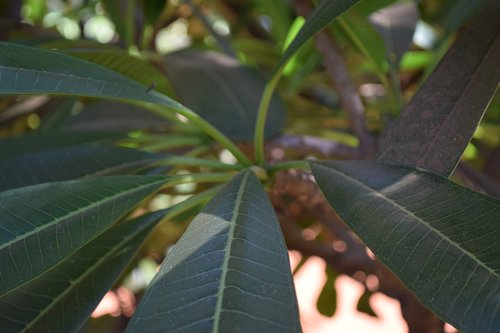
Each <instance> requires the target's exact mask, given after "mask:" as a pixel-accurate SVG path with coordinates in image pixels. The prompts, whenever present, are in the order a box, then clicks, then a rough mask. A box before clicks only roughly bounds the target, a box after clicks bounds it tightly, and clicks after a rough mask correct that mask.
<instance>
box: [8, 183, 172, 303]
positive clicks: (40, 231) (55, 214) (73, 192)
mask: <svg viewBox="0 0 500 333" xmlns="http://www.w3.org/2000/svg"><path fill="white" fill-rule="evenodd" d="M166 181H167V179H166V178H165V177H147V176H113V177H100V178H93V179H85V180H76V181H64V182H56V183H47V184H39V185H33V186H27V187H21V188H18V189H13V190H9V191H5V192H0V221H2V222H1V229H2V233H0V267H2V270H1V272H0V296H2V295H4V294H5V293H8V292H9V291H11V290H13V289H15V288H18V287H20V286H22V285H23V284H24V283H26V282H29V281H31V280H33V279H34V278H36V277H37V276H39V275H40V274H43V273H45V272H46V271H48V270H50V269H51V268H53V267H54V266H55V265H57V264H58V263H60V262H61V261H62V260H64V259H65V258H67V257H68V256H70V255H72V254H73V253H74V252H75V251H77V250H78V249H79V248H81V247H82V246H84V245H86V244H88V242H90V241H91V240H92V239H94V238H95V237H97V236H98V235H100V234H101V233H102V232H104V231H105V230H106V229H108V228H109V227H110V226H111V225H112V224H113V223H114V222H116V221H118V220H119V219H121V218H122V217H123V216H124V215H125V214H127V213H128V212H129V211H130V210H132V209H133V208H134V207H135V206H136V205H137V204H138V203H139V202H141V201H142V200H143V199H144V198H145V197H146V196H148V195H150V194H151V192H153V191H154V190H156V189H157V188H158V187H160V186H161V185H163V184H164V183H166Z"/></svg>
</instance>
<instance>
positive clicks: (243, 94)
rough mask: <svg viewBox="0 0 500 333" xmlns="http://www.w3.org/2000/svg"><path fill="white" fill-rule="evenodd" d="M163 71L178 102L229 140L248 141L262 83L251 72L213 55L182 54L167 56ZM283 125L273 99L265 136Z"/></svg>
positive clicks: (281, 110)
mask: <svg viewBox="0 0 500 333" xmlns="http://www.w3.org/2000/svg"><path fill="white" fill-rule="evenodd" d="M165 64H166V66H165V70H166V72H167V74H168V76H169V78H170V80H171V81H172V85H173V86H174V88H175V89H176V91H177V94H178V96H179V97H180V99H181V100H182V101H183V102H184V103H185V104H186V105H187V106H188V107H190V108H191V109H192V110H193V111H195V112H196V113H197V114H199V115H201V116H202V117H203V118H204V119H206V120H208V122H210V123H211V124H212V125H214V126H215V127H216V128H218V129H219V130H220V131H221V132H222V133H224V134H226V135H227V136H229V137H230V138H233V139H240V140H252V139H253V135H254V129H255V122H256V118H257V110H258V108H259V100H260V97H261V95H262V92H263V91H264V86H265V84H266V81H265V80H264V78H263V77H262V76H260V75H259V73H258V72H257V71H255V70H253V69H251V68H248V67H244V66H242V65H240V64H239V63H238V62H237V61H236V60H235V59H232V58H230V57H228V56H225V55H223V54H220V53H215V52H196V51H192V50H191V51H183V52H178V53H175V54H171V55H168V56H167V57H166V61H165ZM284 124H285V112H284V108H283V105H282V103H281V101H280V100H279V99H278V97H277V96H274V98H273V99H272V102H271V106H270V110H269V116H268V119H267V126H266V129H267V131H266V134H267V136H270V135H273V134H276V133H278V132H280V131H281V130H282V129H283V127H284Z"/></svg>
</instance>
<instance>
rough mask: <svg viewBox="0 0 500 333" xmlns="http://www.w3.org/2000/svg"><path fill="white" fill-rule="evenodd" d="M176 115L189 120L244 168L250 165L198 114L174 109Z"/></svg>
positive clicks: (227, 139)
mask: <svg viewBox="0 0 500 333" xmlns="http://www.w3.org/2000/svg"><path fill="white" fill-rule="evenodd" d="M175 111H176V112H177V113H179V114H180V115H183V116H184V117H186V118H187V119H189V120H190V121H191V122H192V123H193V124H194V125H196V126H198V128H199V129H201V130H202V131H203V132H205V133H206V134H207V135H208V136H210V137H211V138H212V139H214V140H215V141H217V142H218V143H219V144H220V145H221V146H223V147H224V148H226V149H227V150H229V151H230V152H231V153H232V154H233V155H234V157H235V158H236V159H237V160H238V161H239V162H240V163H241V164H243V165H244V166H250V165H252V164H253V163H252V161H250V159H249V158H248V157H247V156H246V155H245V154H244V153H243V152H242V151H241V150H240V149H239V148H238V147H237V146H236V145H235V144H234V143H233V142H232V141H231V140H230V139H229V138H228V137H227V136H225V135H224V134H223V133H222V132H220V131H219V130H218V129H217V128H215V127H214V126H212V124H210V123H209V122H208V121H206V120H205V119H203V118H202V117H200V116H199V115H198V114H196V113H194V112H193V111H191V110H189V109H187V108H179V109H175Z"/></svg>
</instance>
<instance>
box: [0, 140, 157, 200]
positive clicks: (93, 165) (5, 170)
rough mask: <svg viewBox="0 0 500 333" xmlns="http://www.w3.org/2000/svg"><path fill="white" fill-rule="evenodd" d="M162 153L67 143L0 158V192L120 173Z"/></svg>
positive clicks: (152, 159)
mask: <svg viewBox="0 0 500 333" xmlns="http://www.w3.org/2000/svg"><path fill="white" fill-rule="evenodd" d="M165 157H166V156H164V155H160V154H153V153H147V152H142V151H139V150H136V149H127V148H117V147H99V146H92V145H80V146H69V147H62V148H55V149H47V150H42V151H38V152H34V153H30V154H25V155H20V156H16V157H14V158H10V159H6V160H2V161H0V170H2V172H1V173H0V191H5V190H9V189H11V188H16V187H22V186H27V185H35V184H40V183H47V182H55V181H61V180H70V179H77V178H82V177H89V176H99V175H101V176H103V175H113V174H114V175H116V174H124V173H126V172H131V171H134V170H137V169H139V168H141V167H146V166H148V165H151V164H152V163H154V162H157V161H158V160H160V159H162V158H165Z"/></svg>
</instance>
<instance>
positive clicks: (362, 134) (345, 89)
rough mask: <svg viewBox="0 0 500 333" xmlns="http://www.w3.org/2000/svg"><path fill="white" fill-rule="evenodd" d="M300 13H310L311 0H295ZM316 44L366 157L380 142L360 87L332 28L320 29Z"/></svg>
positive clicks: (304, 14) (305, 15)
mask: <svg viewBox="0 0 500 333" xmlns="http://www.w3.org/2000/svg"><path fill="white" fill-rule="evenodd" d="M294 6H295V9H296V11H297V13H298V14H299V15H302V16H304V17H307V16H309V14H310V13H311V11H312V6H311V3H310V1H309V0H294ZM315 41H316V47H317V49H318V51H319V52H320V53H321V55H322V56H323V64H324V66H325V69H326V72H327V73H328V75H329V77H330V80H331V81H332V83H333V85H334V86H335V89H336V90H337V92H338V93H339V97H340V105H341V106H342V108H343V109H345V110H346V111H347V112H348V115H349V121H350V125H351V128H352V131H353V132H354V134H355V135H356V136H357V137H358V138H359V142H360V146H359V148H360V150H361V152H362V154H363V156H364V157H371V156H373V155H374V153H375V146H376V142H375V139H374V137H373V136H372V134H371V133H370V131H369V130H368V127H367V125H366V120H365V109H364V106H363V102H362V100H361V96H360V95H359V92H358V89H357V86H356V85H355V84H354V82H353V80H352V79H351V77H350V75H349V72H348V70H347V65H346V63H345V61H344V58H343V56H342V52H341V50H340V48H339V47H338V45H337V44H336V43H335V39H334V37H333V36H332V34H331V33H330V32H329V31H328V30H326V29H325V30H323V31H320V32H319V33H318V34H317V35H316V38H315Z"/></svg>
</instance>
